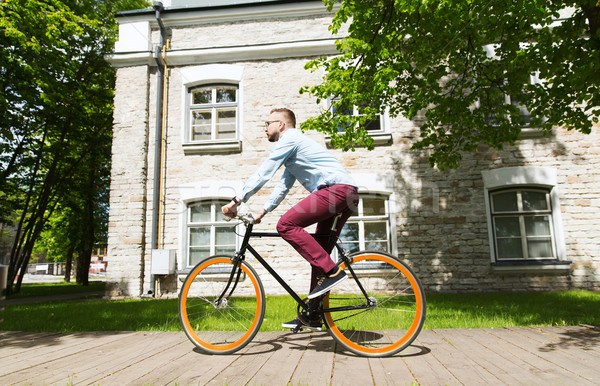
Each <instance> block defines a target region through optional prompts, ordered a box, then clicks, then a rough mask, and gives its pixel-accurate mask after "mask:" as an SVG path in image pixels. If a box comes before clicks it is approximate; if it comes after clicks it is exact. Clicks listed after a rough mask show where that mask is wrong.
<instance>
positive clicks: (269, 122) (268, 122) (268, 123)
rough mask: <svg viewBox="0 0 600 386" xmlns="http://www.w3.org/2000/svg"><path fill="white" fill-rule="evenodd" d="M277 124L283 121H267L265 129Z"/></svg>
mask: <svg viewBox="0 0 600 386" xmlns="http://www.w3.org/2000/svg"><path fill="white" fill-rule="evenodd" d="M275 122H283V121H265V127H269V125H270V124H271V123H275Z"/></svg>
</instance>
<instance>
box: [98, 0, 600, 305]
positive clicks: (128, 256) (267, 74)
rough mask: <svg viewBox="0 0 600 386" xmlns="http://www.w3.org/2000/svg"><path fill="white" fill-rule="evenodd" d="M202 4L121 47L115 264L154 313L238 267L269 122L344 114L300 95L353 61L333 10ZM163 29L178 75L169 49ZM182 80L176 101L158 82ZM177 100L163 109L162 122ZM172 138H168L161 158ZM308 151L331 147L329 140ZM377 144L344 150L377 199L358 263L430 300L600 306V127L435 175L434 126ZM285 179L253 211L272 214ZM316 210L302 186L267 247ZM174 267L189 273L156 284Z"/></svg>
mask: <svg viewBox="0 0 600 386" xmlns="http://www.w3.org/2000/svg"><path fill="white" fill-rule="evenodd" d="M193 3H194V2H193V1H191V0H188V1H187V2H184V1H183V0H171V1H170V2H169V1H166V2H164V4H163V5H164V8H158V7H157V10H158V12H157V11H156V10H140V11H132V12H124V13H121V14H119V16H118V20H119V23H120V35H119V41H118V42H117V45H116V47H115V52H114V53H113V54H112V55H110V57H109V60H110V61H111V63H112V65H113V66H114V67H115V68H116V71H117V83H116V93H115V112H114V140H113V141H114V143H113V160H112V162H113V163H112V183H111V200H110V218H109V240H108V256H107V257H106V260H107V261H108V262H109V263H108V273H107V275H108V276H107V280H108V293H109V295H110V296H113V297H124V296H125V297H127V296H133V297H137V296H140V295H143V294H145V293H147V292H148V291H149V290H150V289H151V288H153V286H152V283H157V284H156V288H155V289H154V290H155V292H156V294H157V295H159V296H174V295H175V294H176V293H177V291H178V288H179V287H180V286H181V280H182V278H183V277H184V275H185V272H186V270H188V269H189V268H190V267H191V266H192V265H193V264H194V263H196V262H197V261H199V260H200V259H201V258H203V257H204V256H208V254H210V253H219V252H227V253H229V252H231V251H233V250H235V246H236V245H237V244H238V243H239V241H240V240H239V237H238V236H236V235H235V233H234V232H233V229H235V228H232V224H231V223H224V222H223V221H221V219H220V218H219V216H218V208H219V206H220V205H221V204H222V203H223V202H227V201H229V200H230V198H231V197H232V196H233V195H234V194H236V193H237V192H239V190H240V188H241V187H242V185H243V182H244V181H245V180H246V179H247V178H248V177H249V176H250V175H251V174H252V173H253V172H254V171H255V170H256V168H257V167H258V166H259V165H260V163H261V162H262V160H263V159H264V158H265V157H266V156H267V155H268V154H269V151H270V149H271V148H272V144H271V143H269V142H268V141H267V140H266V136H265V134H264V121H265V119H266V117H267V116H268V114H269V111H270V110H271V109H272V108H275V107H288V108H290V109H292V110H294V111H295V112H296V114H297V117H298V121H299V122H301V121H303V120H305V119H307V118H308V117H310V116H313V115H316V114H318V113H319V111H320V110H321V109H322V108H327V105H326V104H327V102H326V101H325V102H323V103H322V104H321V105H317V104H316V103H315V101H314V100H313V99H312V98H310V97H309V96H306V95H300V94H299V92H298V91H299V89H300V88H301V87H302V86H305V85H311V84H316V83H318V82H319V81H320V79H321V77H322V75H323V74H321V73H311V72H309V71H307V70H305V69H304V65H305V63H306V62H307V61H308V60H310V59H312V58H315V57H318V56H323V55H334V54H335V53H336V51H335V38H336V36H332V35H331V34H330V32H329V30H328V25H329V22H330V20H331V14H329V13H327V11H326V10H325V9H324V7H323V5H322V3H321V2H320V1H314V2H313V1H302V2H293V1H279V0H273V1H262V2H244V1H239V2H224V1H221V2H215V3H213V5H210V4H209V5H203V4H208V3H207V2H205V1H204V2H202V1H197V3H198V4H196V6H193V5H194V4H193ZM161 25H162V27H163V28H162V31H163V34H162V37H163V40H164V42H165V44H166V42H167V40H168V49H167V50H166V51H165V52H164V58H163V53H162V52H160V49H159V50H156V49H155V48H156V46H157V45H159V42H160V41H161V28H160V27H161ZM341 34H343V32H342V33H341ZM165 62H166V71H165V77H164V80H163V81H164V83H163V84H164V85H165V87H164V90H165V92H164V94H162V98H161V97H160V96H159V95H157V89H159V87H157V86H158V82H161V80H160V77H159V75H158V74H157V69H158V66H159V65H160V66H162V65H164V63H165ZM163 68H164V67H163ZM161 99H162V101H163V102H164V108H162V107H161V106H162V105H159V106H158V108H157V104H159V103H161V102H160V101H161ZM157 115H158V117H159V119H158V120H157ZM160 115H162V119H161V116H160ZM156 126H161V127H163V132H162V141H161V143H162V144H163V145H164V146H163V149H162V150H161V151H158V150H157V148H156ZM308 135H309V136H311V137H313V138H314V139H316V140H317V141H318V142H321V143H322V144H323V145H326V144H327V138H325V137H324V136H323V135H322V134H319V133H314V132H310V133H308ZM372 135H373V136H374V139H375V142H376V144H377V145H376V147H375V149H374V150H372V151H367V150H365V149H357V150H356V151H355V152H347V153H343V152H341V151H339V150H334V149H331V151H332V152H333V154H335V156H336V157H337V158H338V159H339V160H340V161H341V162H342V163H343V165H344V166H345V167H346V168H347V170H348V171H349V172H350V173H351V174H352V175H353V176H354V177H355V179H356V181H357V183H358V184H359V192H360V194H361V198H362V199H361V204H360V207H359V212H360V213H358V214H357V216H355V217H354V218H352V219H351V221H350V222H349V223H350V225H349V228H348V229H347V231H346V232H344V235H345V236H344V237H345V240H346V241H347V245H348V246H349V247H350V248H377V249H382V250H386V251H388V252H390V253H392V254H394V255H397V256H398V257H399V258H401V259H403V260H405V261H407V262H408V263H409V264H410V265H411V266H412V267H413V268H414V270H415V271H416V273H417V275H418V276H419V277H420V279H421V281H422V282H423V284H424V285H425V287H426V289H427V290H429V291H441V292H474V291H532V290H535V291H538V290H540V291H546V290H562V289H570V288H585V289H595V290H597V289H598V288H599V284H600V227H599V226H598V220H597V219H598V218H600V193H599V190H600V189H599V187H600V171H599V170H598V168H597V167H596V165H598V164H599V163H600V141H599V134H598V128H597V127H595V128H594V129H593V130H592V133H591V134H589V135H583V134H579V133H576V132H569V131H567V130H564V129H561V128H556V129H555V130H554V131H553V133H552V135H551V136H550V137H542V136H540V135H538V134H537V133H536V131H535V130H534V129H532V130H525V132H524V136H523V138H522V139H521V140H520V141H518V142H517V143H516V144H515V145H514V146H507V147H506V148H505V149H504V150H502V151H497V150H491V149H487V148H485V147H480V148H479V149H477V151H476V152H474V153H472V154H465V157H464V161H463V163H462V166H461V168H459V169H457V170H452V171H446V172H440V171H439V170H437V169H432V168H430V166H429V164H428V161H427V152H426V151H413V150H410V147H411V144H412V143H413V142H414V140H415V139H416V137H417V136H418V122H416V121H410V120H407V119H405V118H402V117H400V118H394V119H392V118H390V117H388V116H382V117H381V119H380V121H379V122H378V124H377V125H376V130H373V132H372ZM157 154H159V156H160V158H159V160H160V162H159V164H160V165H162V166H161V168H160V170H161V173H160V174H158V176H160V184H155V178H156V177H155V176H156V175H157V174H156V173H155V169H156V165H155V160H156V158H157ZM281 173H282V171H281V170H280V171H279V172H278V174H277V175H276V176H275V178H274V179H273V180H272V181H271V182H270V183H268V184H267V185H266V186H265V187H264V188H263V189H262V190H261V191H260V192H259V193H258V194H257V195H255V196H254V197H253V198H252V199H251V200H250V201H249V203H248V205H247V209H248V210H253V209H254V210H257V209H260V208H262V204H263V203H264V201H265V200H266V198H267V197H268V194H269V193H270V191H271V190H272V188H273V187H274V185H275V184H276V183H277V181H278V180H279V177H280V176H281ZM157 189H159V190H160V194H159V195H158V197H160V198H159V199H158V200H156V198H155V196H154V193H155V191H156V190H157ZM305 195H306V192H305V191H303V188H302V187H301V186H300V185H299V184H296V185H295V186H294V188H293V189H292V191H291V192H290V194H289V195H288V196H287V198H286V199H285V200H284V202H283V203H282V204H281V205H280V206H279V208H277V209H276V210H275V211H274V212H273V213H271V214H269V215H268V216H267V217H266V218H265V220H264V221H263V223H262V224H260V225H259V226H257V227H256V228H255V229H257V230H262V231H273V230H274V228H275V224H276V222H277V220H278V218H279V217H280V215H281V214H282V213H284V212H285V210H287V209H289V208H290V207H291V206H292V205H293V204H294V203H296V202H298V201H299V200H300V199H301V198H302V197H304V196H305ZM155 202H156V203H157V205H155ZM215 211H216V212H215ZM154 213H158V215H156V217H153V214H154ZM153 219H155V221H154V222H153ZM241 231H242V230H241V229H239V228H238V229H237V232H238V233H239V232H241ZM153 232H154V233H153ZM253 245H254V246H255V248H256V249H257V250H258V251H259V252H260V253H261V254H263V255H264V256H266V257H267V260H268V261H269V262H270V263H272V264H273V267H274V268H275V269H276V270H278V271H279V272H281V273H282V276H283V277H284V278H285V279H286V280H288V282H289V283H290V285H291V286H292V288H294V289H295V290H297V291H298V292H299V293H305V292H306V291H307V290H308V288H307V287H308V272H309V266H308V263H306V262H305V261H304V260H303V259H302V258H301V257H300V256H299V255H297V254H296V253H295V251H293V249H291V248H290V247H289V246H287V245H286V244H285V243H284V242H282V241H281V240H277V239H259V240H257V241H256V243H255V244H253ZM154 249H157V250H160V251H163V252H160V251H158V252H156V251H155V252H153V250H154ZM164 251H167V253H164ZM153 254H154V259H153ZM165 257H166V260H159V258H163V259H164V258H165ZM169 257H170V258H173V257H174V261H175V264H176V266H175V271H173V270H170V271H169V272H171V273H169V272H167V274H155V273H156V272H157V268H158V265H159V264H162V263H164V261H167V262H168V261H169ZM250 261H251V263H252V259H250ZM153 263H154V268H153ZM167 265H168V263H167ZM253 266H254V267H255V268H256V269H257V270H258V271H259V273H263V270H262V269H261V267H259V266H258V264H257V263H254V264H253ZM172 272H174V273H172ZM261 278H262V279H263V282H264V284H265V287H266V289H267V293H268V294H278V293H283V289H282V288H281V287H280V286H279V284H277V283H276V282H275V281H274V280H273V279H271V278H270V276H269V275H268V274H264V275H261Z"/></svg>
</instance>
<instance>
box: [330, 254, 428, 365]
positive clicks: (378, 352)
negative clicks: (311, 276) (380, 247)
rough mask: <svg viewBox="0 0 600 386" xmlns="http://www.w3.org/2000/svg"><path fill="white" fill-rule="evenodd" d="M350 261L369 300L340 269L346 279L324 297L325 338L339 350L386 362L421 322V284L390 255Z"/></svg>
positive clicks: (356, 256)
mask: <svg viewBox="0 0 600 386" xmlns="http://www.w3.org/2000/svg"><path fill="white" fill-rule="evenodd" d="M350 259H351V261H352V263H351V267H352V269H353V270H354V273H355V274H356V275H357V277H358V280H359V281H360V284H361V285H362V286H363V288H364V289H365V291H366V292H367V294H368V297H369V300H368V301H367V299H366V298H365V296H364V295H363V293H362V291H361V290H360V288H359V286H358V283H357V281H356V280H355V279H354V277H352V275H351V274H350V272H349V270H348V267H346V265H345V264H342V265H341V268H343V269H345V270H346V273H347V274H348V276H349V277H348V279H347V280H345V281H344V282H343V283H342V284H340V285H338V286H337V287H335V288H334V289H333V290H332V291H331V292H330V293H329V294H328V295H326V296H325V297H324V298H323V309H324V310H325V313H324V316H325V318H324V319H325V323H326V324H327V327H328V330H329V332H330V334H331V335H332V336H333V338H334V339H335V340H336V341H337V342H338V343H339V344H340V345H342V346H343V347H344V348H346V349H348V350H350V351H352V352H354V353H356V354H359V355H362V356H369V357H385V356H389V355H393V354H395V353H397V352H399V351H401V350H403V349H405V348H406V347H407V346H408V345H410V344H411V343H412V341H413V340H414V339H415V338H416V337H417V335H418V334H419V332H420V331H421V328H422V327H423V323H424V322H425V308H426V303H425V294H424V292H423V287H422V286H421V283H420V282H419V280H418V279H417V277H416V276H415V274H414V273H413V272H412V270H411V269H410V268H409V267H408V266H407V265H406V264H405V263H403V262H401V261H399V260H397V259H396V258H395V257H393V256H391V255H388V254H385V253H382V252H370V251H363V252H358V253H356V254H353V255H351V256H350ZM335 308H342V310H335ZM350 308H353V309H350ZM327 310H330V311H327Z"/></svg>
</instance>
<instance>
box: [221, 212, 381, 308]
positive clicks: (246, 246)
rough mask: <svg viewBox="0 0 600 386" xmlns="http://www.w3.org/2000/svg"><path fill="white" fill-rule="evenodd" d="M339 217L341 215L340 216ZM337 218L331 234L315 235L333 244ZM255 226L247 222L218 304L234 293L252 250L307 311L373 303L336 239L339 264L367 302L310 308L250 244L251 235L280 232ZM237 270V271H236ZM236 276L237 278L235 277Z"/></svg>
mask: <svg viewBox="0 0 600 386" xmlns="http://www.w3.org/2000/svg"><path fill="white" fill-rule="evenodd" d="M338 218H339V216H338ZM338 218H336V220H335V222H334V224H333V227H332V229H331V231H330V233H329V235H315V234H313V235H312V236H313V237H329V241H328V244H331V242H332V241H334V240H333V238H334V235H335V231H336V224H337V219H338ZM253 227H254V224H253V223H251V222H250V223H248V222H247V223H246V233H245V234H244V239H243V241H242V245H241V247H240V249H239V251H238V252H237V253H236V254H235V256H234V258H233V261H232V263H233V269H232V270H231V273H230V275H229V280H228V282H227V285H226V286H225V289H224V290H223V292H222V293H221V295H220V296H219V298H218V299H217V300H216V304H219V303H220V302H221V301H222V300H223V298H225V299H228V298H229V297H230V296H231V294H232V293H233V291H234V290H235V288H236V286H237V284H238V282H239V279H240V276H241V272H242V270H241V269H240V263H241V262H242V261H243V260H244V259H245V258H246V251H248V252H250V253H251V254H252V256H254V257H255V258H256V260H258V262H259V263H260V264H261V265H262V266H263V267H265V269H266V270H267V271H268V272H269V273H270V274H271V275H272V276H273V277H274V278H275V280H277V282H278V283H279V284H281V286H282V287H283V288H284V289H285V290H286V291H287V293H288V294H290V296H291V297H292V298H293V299H294V300H295V301H296V302H297V303H298V304H299V305H300V306H301V307H302V308H303V309H304V310H305V311H310V312H317V313H319V314H323V313H325V312H335V311H348V310H357V309H366V308H369V307H371V306H372V305H373V303H372V301H371V299H369V297H368V295H367V292H366V291H365V289H364V288H363V286H362V284H361V283H360V281H359V280H358V277H357V275H356V274H355V273H354V270H353V269H352V267H351V265H350V263H351V262H352V260H351V258H349V257H348V256H347V255H346V253H345V251H344V249H343V248H342V247H341V246H340V245H339V243H338V242H337V240H335V247H336V249H337V250H338V253H339V256H340V259H339V261H338V263H337V266H340V265H341V264H343V263H346V267H347V268H348V270H349V271H350V274H351V275H352V277H353V278H354V280H356V283H357V284H358V286H359V288H360V290H361V291H362V293H363V295H364V296H365V304H364V305H361V306H347V307H335V308H329V309H322V310H317V309H309V305H308V304H307V302H305V301H304V300H303V299H301V298H300V296H298V294H297V293H296V292H295V291H294V290H293V289H292V288H291V287H290V286H289V285H288V284H287V283H286V282H285V280H283V278H282V277H281V276H279V274H278V273H277V272H276V271H275V270H274V269H273V268H272V267H271V266H270V265H269V263H267V262H266V261H265V259H264V258H263V257H262V256H261V255H260V254H259V253H258V252H257V251H256V250H255V249H254V248H253V247H252V246H251V245H250V238H251V237H258V238H260V237H281V236H280V235H279V234H278V233H275V232H253V231H252V229H253ZM236 271H237V272H236ZM234 277H235V279H234ZM232 284H233V287H232V288H231V291H229V287H230V286H231V285H232ZM228 291H229V294H228V295H227V296H225V294H226V293H227V292H228Z"/></svg>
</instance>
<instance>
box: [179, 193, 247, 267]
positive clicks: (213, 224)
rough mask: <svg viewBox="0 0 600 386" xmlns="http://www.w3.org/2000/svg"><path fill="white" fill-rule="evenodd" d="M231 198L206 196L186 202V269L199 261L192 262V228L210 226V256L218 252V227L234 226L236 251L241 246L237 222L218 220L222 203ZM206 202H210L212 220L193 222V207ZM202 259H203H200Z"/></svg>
mask: <svg viewBox="0 0 600 386" xmlns="http://www.w3.org/2000/svg"><path fill="white" fill-rule="evenodd" d="M230 200H231V199H227V198H223V197H211V198H209V197H206V198H202V199H199V200H195V201H191V202H188V203H187V204H186V215H185V232H184V237H185V239H184V251H185V255H184V256H183V268H184V270H189V269H190V268H192V267H194V266H195V265H196V264H198V262H195V263H190V256H191V248H192V245H191V230H192V229H198V228H210V235H209V243H210V244H209V253H208V256H207V257H209V256H213V255H215V254H217V252H216V248H217V245H216V228H222V227H231V228H233V233H234V239H235V243H234V244H233V245H234V251H237V249H238V248H239V237H238V235H237V224H236V223H229V222H226V221H218V213H217V212H218V209H219V206H220V205H225V204H227V203H228V202H229V201H230ZM205 203H210V207H211V214H210V220H209V221H207V222H192V207H194V206H197V205H202V204H205ZM200 261H201V260H200Z"/></svg>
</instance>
